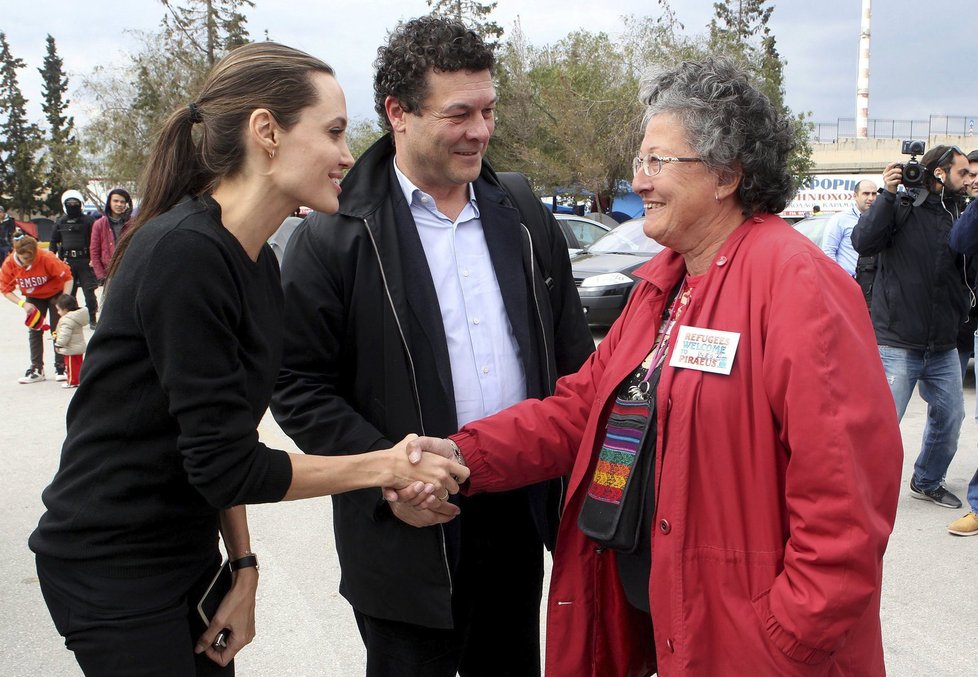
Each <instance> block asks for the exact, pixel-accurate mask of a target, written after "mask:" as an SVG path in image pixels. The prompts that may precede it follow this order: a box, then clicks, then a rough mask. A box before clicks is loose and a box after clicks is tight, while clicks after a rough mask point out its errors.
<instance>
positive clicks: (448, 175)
mask: <svg viewBox="0 0 978 677" xmlns="http://www.w3.org/2000/svg"><path fill="white" fill-rule="evenodd" d="M375 66H376V68H377V74H376V77H375V82H374V91H375V105H376V108H377V111H378V113H379V114H380V116H381V119H382V121H383V122H384V124H385V125H386V127H387V129H388V132H389V133H388V134H387V135H385V136H384V137H383V138H381V139H380V140H379V141H378V142H377V143H375V144H374V145H373V146H372V147H371V148H370V149H369V150H368V151H366V153H364V154H363V156H362V157H361V158H360V159H359V160H358V161H357V163H356V165H355V166H354V167H353V168H352V169H351V170H350V172H349V174H348V175H347V177H346V178H345V179H344V181H343V184H342V185H343V193H342V196H341V198H340V209H339V213H338V214H337V215H335V216H326V215H323V214H315V213H314V214H312V215H310V216H309V217H308V218H307V219H306V221H305V223H303V225H301V226H300V227H299V229H298V230H297V231H296V232H295V234H294V235H293V237H292V240H291V242H290V245H289V249H288V252H287V253H286V255H285V260H284V261H283V271H284V272H283V285H284V289H285V299H286V308H285V314H286V336H285V346H284V354H285V360H284V364H283V369H282V372H281V375H280V378H279V387H278V390H277V393H276V395H275V397H274V398H273V404H272V411H273V412H274V414H275V416H276V419H277V420H278V421H279V424H280V425H281V426H282V428H283V430H285V432H286V433H288V434H289V435H290V436H291V437H292V438H293V439H294V440H295V441H296V443H297V444H298V445H299V447H300V448H302V450H303V451H305V452H306V453H315V454H344V453H356V452H362V451H366V450H369V449H378V448H383V447H389V446H390V445H391V441H392V440H400V439H401V438H402V437H403V436H404V435H405V434H407V433H412V432H416V433H421V434H428V435H445V434H447V433H451V432H454V431H455V430H456V429H457V428H458V426H460V425H462V424H464V423H465V422H467V421H470V420H473V419H476V418H481V417H483V416H486V415H489V414H492V413H494V412H495V411H498V410H500V409H502V408H504V407H506V406H508V405H510V404H513V403H515V402H517V401H519V400H521V399H524V398H526V397H543V396H545V395H547V394H548V393H550V392H551V389H552V387H553V384H554V382H555V379H556V378H557V376H558V375H560V374H565V373H568V372H572V371H575V370H576V369H577V368H578V367H579V366H580V365H581V364H582V363H583V361H584V360H585V359H586V358H587V356H588V355H589V354H590V353H591V351H592V350H593V347H594V346H593V341H592V339H591V336H590V333H589V332H588V330H587V326H586V323H585V320H584V316H583V311H582V309H581V304H580V299H579V297H578V295H577V291H576V289H575V287H574V282H573V279H572V277H571V273H570V264H569V261H568V257H567V245H566V242H565V240H564V239H563V237H562V236H561V234H560V231H559V230H558V228H557V225H556V223H554V222H553V219H552V217H551V216H550V215H549V214H548V213H547V212H546V211H545V210H544V208H543V206H542V204H541V203H540V202H539V200H535V201H534V203H535V204H534V208H533V209H532V213H525V212H524V213H521V212H520V211H519V210H518V209H517V208H516V207H515V204H516V203H515V201H514V199H513V198H511V197H510V196H509V195H508V194H507V192H506V191H505V189H504V188H503V187H502V186H501V184H500V182H499V180H498V179H497V176H496V174H495V172H494V171H493V170H492V168H491V167H490V166H489V165H488V164H487V163H486V162H485V160H484V159H483V156H484V154H485V151H486V147H487V144H488V141H489V137H490V136H491V134H492V131H493V129H494V126H495V117H494V116H495V105H496V92H495V88H494V86H493V83H492V69H493V67H494V57H493V53H492V51H491V50H490V49H489V48H487V47H486V45H485V44H484V43H483V41H482V40H481V39H480V38H479V37H478V36H477V35H476V34H475V33H473V32H472V31H469V30H467V29H466V28H465V27H464V26H463V25H462V24H460V23H458V22H455V21H451V20H447V19H442V18H435V17H423V18H420V19H415V20H412V21H410V22H408V23H405V24H402V25H400V26H399V27H398V28H397V29H395V31H394V32H393V33H392V35H391V36H390V40H389V43H388V45H386V46H385V47H383V48H381V50H380V52H379V55H378V58H377V61H376V62H375ZM438 498H442V497H438ZM445 498H447V497H445ZM453 501H455V499H452V501H445V502H444V503H443V504H440V505H441V506H442V509H440V510H439V511H437V512H434V513H428V512H424V511H423V510H418V509H413V508H410V507H405V505H404V504H401V503H390V504H388V503H386V502H385V501H384V500H383V499H382V494H381V492H379V491H376V490H374V491H359V492H351V493H349V494H345V495H343V496H337V497H335V498H334V500H333V507H334V513H333V523H334V529H335V533H336V550H337V554H338V555H339V558H340V565H341V568H342V580H341V583H340V592H341V593H342V594H343V595H344V596H345V597H346V598H347V599H348V600H349V601H350V603H351V604H352V605H353V609H354V614H355V616H356V619H357V623H358V625H359V628H360V633H361V636H362V638H363V641H364V644H365V646H366V649H367V674H368V675H371V676H374V675H422V674H423V675H429V676H436V677H437V676H441V675H443V676H445V677H449V676H454V675H455V674H456V672H458V673H460V674H462V675H463V676H465V675H507V674H510V675H538V674H540V647H539V640H540V637H539V613H540V600H541V595H542V572H543V547H542V545H541V543H542V542H544V541H548V542H551V543H552V540H551V539H552V538H553V536H554V531H553V530H554V528H555V521H556V517H557V510H558V506H559V501H560V490H559V484H558V485H557V486H554V485H553V484H550V485H537V486H534V487H531V488H529V489H526V490H521V491H515V492H508V493H502V494H495V495H484V496H478V497H472V498H464V497H463V498H461V501H460V502H459V505H458V506H456V505H453V503H452V502H453ZM459 508H460V509H461V512H460V516H458V517H457V518H455V519H453V518H454V517H455V516H456V515H458V514H459Z"/></svg>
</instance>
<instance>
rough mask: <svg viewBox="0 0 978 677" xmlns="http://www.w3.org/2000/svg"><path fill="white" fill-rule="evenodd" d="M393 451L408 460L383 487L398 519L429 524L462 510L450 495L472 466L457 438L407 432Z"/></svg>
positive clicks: (417, 525)
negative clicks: (463, 453)
mask: <svg viewBox="0 0 978 677" xmlns="http://www.w3.org/2000/svg"><path fill="white" fill-rule="evenodd" d="M391 452H394V453H396V454H400V455H401V458H402V459H406V460H407V463H408V466H407V467H406V468H404V469H403V470H401V471H399V472H396V473H395V475H396V479H395V481H394V482H392V483H391V484H387V485H385V486H384V488H383V493H384V499H385V500H386V501H387V502H388V505H390V509H391V512H392V513H393V514H394V515H395V516H396V517H397V518H398V519H400V520H401V521H402V522H405V523H406V524H409V525H411V526H414V527H427V526H432V525H435V524H443V523H445V522H449V521H451V520H452V519H454V518H455V517H457V516H458V515H459V514H460V512H461V510H460V509H459V507H458V506H457V505H455V504H454V503H451V502H449V500H448V498H449V496H451V495H452V494H457V493H458V491H459V485H461V484H464V483H465V481H466V480H468V478H469V469H468V468H467V467H465V459H463V458H462V455H461V454H460V453H459V452H458V447H457V446H456V445H455V443H454V442H452V441H451V440H448V439H442V438H438V437H418V436H417V435H408V436H407V437H405V438H404V439H403V440H401V441H400V442H399V443H398V444H397V445H396V446H395V447H394V448H393V449H391ZM439 471H440V472H441V473H445V472H447V477H444V475H441V476H439V474H440V473H439ZM401 472H403V475H402V474H401ZM432 474H434V476H433V475H432Z"/></svg>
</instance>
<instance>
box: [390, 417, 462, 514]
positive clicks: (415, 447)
mask: <svg viewBox="0 0 978 677" xmlns="http://www.w3.org/2000/svg"><path fill="white" fill-rule="evenodd" d="M405 440H407V447H406V450H407V454H408V460H409V461H410V462H411V463H412V464H417V463H419V462H420V461H421V458H422V454H424V453H425V452H430V453H433V454H437V455H439V456H442V457H443V458H448V459H452V460H454V459H455V449H454V447H452V445H451V443H449V442H448V440H445V439H442V438H439V437H418V436H416V435H414V436H409V437H407V438H405ZM403 441H404V440H402V442H403ZM455 477H456V479H457V480H458V481H459V483H461V482H464V481H465V478H463V477H462V476H461V475H456V476H455ZM383 491H384V499H385V500H387V501H390V502H392V503H393V502H398V503H402V504H405V505H409V506H412V507H423V506H424V507H432V506H437V504H438V503H440V502H444V501H443V500H439V499H438V498H437V497H438V496H439V495H441V494H438V493H436V492H435V491H434V487H433V486H432V485H430V484H423V483H421V482H415V483H414V484H412V485H409V486H407V487H403V488H400V489H398V488H395V487H384V488H383ZM453 493H454V492H453Z"/></svg>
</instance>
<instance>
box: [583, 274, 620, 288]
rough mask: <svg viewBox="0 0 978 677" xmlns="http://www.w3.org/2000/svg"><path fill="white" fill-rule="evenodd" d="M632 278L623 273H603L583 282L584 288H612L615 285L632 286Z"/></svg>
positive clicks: (587, 278)
mask: <svg viewBox="0 0 978 677" xmlns="http://www.w3.org/2000/svg"><path fill="white" fill-rule="evenodd" d="M631 282H632V278H630V277H628V276H627V275H623V274H622V273H602V274H601V275H592V276H591V277H585V278H584V279H583V280H582V281H581V286H582V287H610V286H611V285H613V284H631Z"/></svg>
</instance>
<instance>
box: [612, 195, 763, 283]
mask: <svg viewBox="0 0 978 677" xmlns="http://www.w3.org/2000/svg"><path fill="white" fill-rule="evenodd" d="M780 220H781V219H780V218H779V217H778V216H775V215H774V214H755V215H753V216H751V217H748V218H747V219H746V220H745V221H744V222H743V223H741V224H740V225H739V226H737V228H736V229H735V230H734V231H733V232H732V233H731V234H730V236H729V237H727V240H726V241H725V242H724V243H723V246H721V247H720V250H719V251H718V252H717V254H716V256H715V257H714V258H713V261H711V262H710V267H709V269H707V272H706V274H707V275H710V274H711V273H713V271H714V270H727V269H729V268H730V266H729V265H727V264H728V263H729V262H730V261H731V260H733V258H734V257H736V255H737V252H738V250H739V249H740V245H741V243H742V242H743V241H744V238H746V237H747V236H748V234H750V233H751V232H752V231H753V230H754V229H755V228H759V227H764V226H766V225H770V224H773V223H775V222H777V221H780ZM632 274H633V275H635V277H637V278H639V279H642V280H645V281H646V282H649V283H650V284H652V286H654V287H656V288H657V289H658V290H659V291H660V292H661V293H668V292H669V291H670V290H672V287H673V285H675V284H676V281H677V280H678V279H679V278H680V277H681V276H682V275H685V274H686V262H685V260H683V257H682V255H681V254H679V253H678V252H675V251H673V250H672V249H668V248H667V249H665V250H663V251H662V252H660V253H659V254H657V255H656V256H655V257H654V258H653V259H652V260H651V261H649V262H648V263H646V264H644V265H643V266H641V267H640V268H638V269H637V270H635V272H634V273H632Z"/></svg>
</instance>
